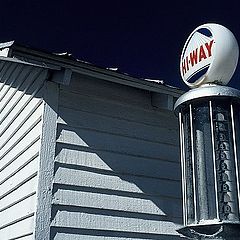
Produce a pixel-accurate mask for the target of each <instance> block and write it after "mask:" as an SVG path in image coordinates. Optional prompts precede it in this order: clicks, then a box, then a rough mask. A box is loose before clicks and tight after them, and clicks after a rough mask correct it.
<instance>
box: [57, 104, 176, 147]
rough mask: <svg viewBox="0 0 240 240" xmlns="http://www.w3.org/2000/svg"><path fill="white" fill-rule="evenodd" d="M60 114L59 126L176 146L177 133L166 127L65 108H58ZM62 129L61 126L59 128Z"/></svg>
mask: <svg viewBox="0 0 240 240" xmlns="http://www.w3.org/2000/svg"><path fill="white" fill-rule="evenodd" d="M60 112H61V114H62V116H63V117H64V118H63V117H62V116H61V115H60V116H59V118H58V123H59V124H64V125H68V126H69V127H75V128H80V129H91V130H95V131H100V132H106V133H112V134H115V135H120V136H128V137H132V138H138V139H143V140H146V141H151V142H159V143H168V144H171V145H178V131H177V130H176V129H170V128H167V127H161V126H159V127H157V126H151V125H146V124H143V123H138V122H132V121H128V120H126V119H118V118H112V117H110V116H103V115H99V114H95V113H88V112H83V111H77V110H72V109H67V108H60ZM59 127H60V128H61V127H62V126H61V125H60V126H59Z"/></svg>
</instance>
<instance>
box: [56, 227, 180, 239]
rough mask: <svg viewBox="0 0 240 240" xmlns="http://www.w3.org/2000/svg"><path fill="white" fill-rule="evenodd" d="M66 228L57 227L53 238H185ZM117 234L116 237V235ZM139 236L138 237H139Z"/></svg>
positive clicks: (168, 235)
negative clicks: (77, 230)
mask: <svg viewBox="0 0 240 240" xmlns="http://www.w3.org/2000/svg"><path fill="white" fill-rule="evenodd" d="M68 230H69V229H66V230H65V232H64V231H63V232H61V230H59V229H57V231H56V232H57V233H56V235H54V238H52V239H53V240H83V239H84V240H119V239H121V240H136V239H144V240H152V239H160V240H169V239H170V240H183V239H185V238H183V237H180V236H176V235H170V234H167V235H163V234H158V235H157V234H153V235H150V234H147V235H148V236H146V235H145V234H137V233H126V232H125V233H124V232H119V231H118V232H115V233H114V232H107V231H106V232H105V231H94V230H92V231H89V232H87V231H86V234H83V233H81V232H83V230H82V231H81V230H80V231H79V234H77V233H75V232H71V230H69V231H68ZM114 236H115V237H114ZM137 237H138V238H137Z"/></svg>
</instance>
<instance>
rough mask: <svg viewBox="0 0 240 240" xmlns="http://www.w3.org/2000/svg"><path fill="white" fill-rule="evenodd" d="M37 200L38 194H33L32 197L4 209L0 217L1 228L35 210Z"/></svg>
mask: <svg viewBox="0 0 240 240" xmlns="http://www.w3.org/2000/svg"><path fill="white" fill-rule="evenodd" d="M35 201H36V195H32V196H31V197H29V198H27V199H24V200H23V201H21V202H19V203H17V204H15V205H13V206H11V207H9V208H7V209H5V210H4V211H2V212H1V218H0V229H1V227H2V226H4V225H7V224H10V223H12V222H14V221H15V219H20V218H22V217H24V216H26V215H29V214H32V213H33V212H35V204H34V203H35Z"/></svg>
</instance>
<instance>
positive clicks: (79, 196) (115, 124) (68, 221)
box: [51, 75, 181, 240]
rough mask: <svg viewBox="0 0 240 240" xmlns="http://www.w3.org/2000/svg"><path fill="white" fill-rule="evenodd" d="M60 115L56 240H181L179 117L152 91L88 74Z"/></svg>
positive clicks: (75, 84)
mask: <svg viewBox="0 0 240 240" xmlns="http://www.w3.org/2000/svg"><path fill="white" fill-rule="evenodd" d="M58 113H59V116H58V128H57V145H56V157H55V172H54V191H53V202H52V203H53V206H52V223H51V226H52V228H51V229H52V230H51V233H52V234H51V238H52V239H54V240H67V239H69V240H70V239H71V240H78V239H86V240H90V239H91V240H92V239H99V240H100V239H106V240H116V239H169V240H170V239H171V240H175V239H179V238H180V237H179V235H178V233H177V232H176V231H175V230H176V229H177V228H178V227H179V226H178V224H181V196H180V195H181V194H180V189H181V186H180V163H179V158H178V155H179V153H178V131H177V128H178V126H177V119H176V118H175V116H174V115H173V113H172V112H171V111H167V110H162V109H156V108H154V107H153V106H152V105H151V94H150V93H149V92H147V91H142V90H138V89H134V88H131V87H125V86H121V85H118V84H114V83H108V82H105V81H101V80H96V79H92V78H90V77H83V76H80V75H78V76H77V75H76V76H74V79H73V80H72V81H71V84H70V86H69V87H63V86H62V87H61V89H60V94H59V108H58Z"/></svg>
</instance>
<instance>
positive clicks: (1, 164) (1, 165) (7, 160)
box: [0, 136, 40, 171]
mask: <svg viewBox="0 0 240 240" xmlns="http://www.w3.org/2000/svg"><path fill="white" fill-rule="evenodd" d="M39 139H40V136H34V138H33V139H31V141H29V143H28V144H27V145H25V144H23V143H22V142H20V143H21V144H19V146H18V147H19V148H18V149H17V150H15V152H13V151H10V152H9V153H8V154H7V155H6V156H4V157H3V158H2V159H1V161H0V170H1V171H2V170H3V169H5V168H6V167H7V166H9V165H10V164H12V163H13V162H14V161H15V160H16V159H17V158H18V157H19V156H21V155H22V154H23V153H24V152H25V151H27V150H28V148H30V147H31V146H32V145H34V144H35V143H36V142H38V141H39Z"/></svg>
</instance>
